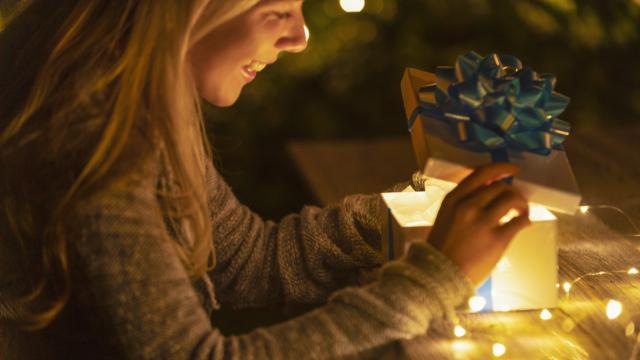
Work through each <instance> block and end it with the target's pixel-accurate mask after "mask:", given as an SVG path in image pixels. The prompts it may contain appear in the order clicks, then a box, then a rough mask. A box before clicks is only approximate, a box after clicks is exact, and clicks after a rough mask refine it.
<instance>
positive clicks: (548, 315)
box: [540, 309, 553, 320]
mask: <svg viewBox="0 0 640 360" xmlns="http://www.w3.org/2000/svg"><path fill="white" fill-rule="evenodd" d="M552 317H553V314H551V311H549V310H547V309H542V311H540V319H542V320H550V319H551V318H552Z"/></svg>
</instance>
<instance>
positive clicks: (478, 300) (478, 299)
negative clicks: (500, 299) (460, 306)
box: [469, 296, 487, 312]
mask: <svg viewBox="0 0 640 360" xmlns="http://www.w3.org/2000/svg"><path fill="white" fill-rule="evenodd" d="M485 305H487V299H485V298H484V297H482V296H472V297H471V298H470V299H469V308H470V309H471V311H472V312H478V311H480V310H482V309H484V307H485Z"/></svg>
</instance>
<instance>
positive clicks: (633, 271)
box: [627, 267, 638, 275]
mask: <svg viewBox="0 0 640 360" xmlns="http://www.w3.org/2000/svg"><path fill="white" fill-rule="evenodd" d="M627 274H629V275H636V274H638V269H637V268H635V267H632V268H631V269H629V270H628V271H627Z"/></svg>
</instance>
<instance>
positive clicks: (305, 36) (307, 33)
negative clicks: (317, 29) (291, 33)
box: [304, 25, 311, 41]
mask: <svg viewBox="0 0 640 360" xmlns="http://www.w3.org/2000/svg"><path fill="white" fill-rule="evenodd" d="M309 36H311V33H310V32H309V28H308V27H307V25H305V26H304V39H305V40H306V41H309Z"/></svg>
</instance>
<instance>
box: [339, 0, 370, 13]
mask: <svg viewBox="0 0 640 360" xmlns="http://www.w3.org/2000/svg"><path fill="white" fill-rule="evenodd" d="M340 7H341V8H342V10H344V11H345V12H360V11H362V9H364V0H340Z"/></svg>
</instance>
